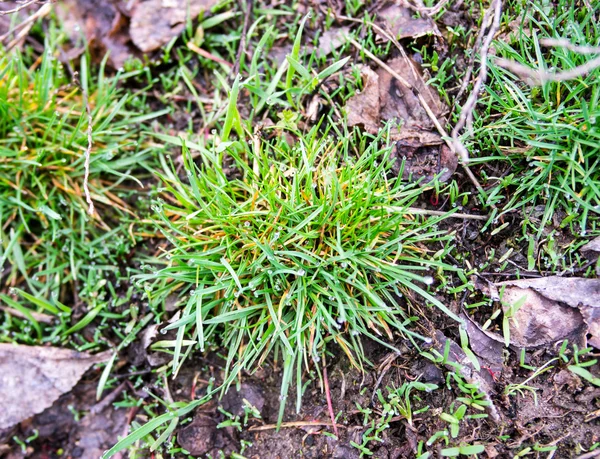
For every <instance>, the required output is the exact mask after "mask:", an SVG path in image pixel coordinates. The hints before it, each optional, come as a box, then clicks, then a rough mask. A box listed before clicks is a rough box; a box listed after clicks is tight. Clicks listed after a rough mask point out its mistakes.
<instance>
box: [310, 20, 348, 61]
mask: <svg viewBox="0 0 600 459" xmlns="http://www.w3.org/2000/svg"><path fill="white" fill-rule="evenodd" d="M349 32H350V27H338V28H335V27H332V28H331V29H329V30H326V31H325V32H323V35H321V37H320V38H319V47H318V48H317V55H318V56H319V57H324V56H327V55H329V54H330V53H331V52H332V51H334V50H336V49H338V48H339V47H341V46H342V45H343V44H344V43H346V41H347V38H346V37H347V35H348V33H349Z"/></svg>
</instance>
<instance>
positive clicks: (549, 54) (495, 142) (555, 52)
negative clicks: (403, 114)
mask: <svg viewBox="0 0 600 459" xmlns="http://www.w3.org/2000/svg"><path fill="white" fill-rule="evenodd" d="M516 8H517V9H518V10H519V11H521V14H520V16H519V17H518V18H516V20H515V21H513V22H511V24H510V27H511V29H512V30H509V31H508V32H506V33H507V36H506V39H498V40H497V41H496V42H495V45H494V46H495V47H496V50H497V56H498V57H502V58H505V59H509V60H512V61H515V62H517V63H520V64H522V65H526V66H528V67H532V68H533V69H534V70H537V69H540V70H544V71H550V72H555V71H566V70H570V69H573V68H575V67H577V66H579V65H582V64H584V63H585V62H587V61H589V60H590V59H592V58H593V56H590V55H586V54H581V53H577V52H574V51H571V50H568V49H566V48H563V47H544V46H542V44H541V43H540V41H541V40H542V39H543V38H555V39H556V38H563V39H567V40H568V41H570V42H572V43H573V44H576V45H588V46H589V45H591V46H597V45H598V44H599V43H600V28H599V27H598V23H597V22H596V21H595V20H594V12H593V11H589V10H587V9H586V8H583V9H580V8H578V7H577V6H576V4H575V3H574V2H567V1H561V2H558V3H557V4H556V5H550V4H548V5H545V4H544V5H541V4H540V5H537V4H533V3H532V4H529V5H527V6H526V7H525V8H523V9H522V10H521V7H516ZM515 24H516V25H515ZM599 82H600V69H595V70H593V71H591V72H589V73H588V74H587V75H585V76H582V77H579V78H576V79H574V80H570V81H563V82H548V83H545V84H544V85H543V86H541V87H530V86H528V85H527V84H526V83H524V82H522V81H520V79H519V78H517V77H515V76H514V75H513V74H512V73H510V72H509V71H508V70H505V69H503V68H500V67H499V66H497V65H496V64H495V63H494V60H492V61H491V63H490V78H489V82H488V88H487V94H486V95H485V96H484V97H483V98H482V100H481V106H482V107H484V109H483V110H482V111H481V113H480V114H479V118H478V121H477V123H476V125H478V129H476V135H475V145H476V148H477V149H480V150H481V151H482V152H490V151H491V152H498V153H500V154H501V156H500V157H498V156H495V157H493V158H492V159H499V158H500V160H501V161H509V162H510V168H509V170H508V171H506V173H505V174H504V175H503V176H502V177H501V178H500V180H499V181H498V186H497V187H496V188H495V189H494V191H493V192H492V196H491V198H490V199H491V200H492V201H496V200H501V199H503V198H504V196H503V195H510V196H508V197H507V198H506V200H505V201H504V202H505V204H504V211H505V212H508V211H512V210H514V209H517V208H522V209H525V213H526V215H530V213H531V210H532V209H533V208H534V207H535V206H537V205H545V206H546V209H545V212H544V215H543V217H542V219H541V224H540V225H539V227H540V231H541V228H543V227H544V226H545V224H546V223H547V222H548V221H550V220H551V218H552V217H553V215H554V214H555V213H556V210H557V209H561V210H562V211H563V212H561V213H560V214H559V215H560V221H561V226H566V225H568V224H572V223H578V225H579V228H580V230H579V231H580V232H581V234H582V235H583V234H585V232H586V228H587V229H590V228H591V229H594V228H595V227H596V223H595V217H597V214H598V213H599V212H600V167H599V166H600V133H599V131H598V128H599V126H600V124H599V123H600V111H599V109H598V101H599V98H600V83H599ZM490 159H491V158H490V157H487V158H484V160H485V161H489V160H490ZM574 230H575V229H574Z"/></svg>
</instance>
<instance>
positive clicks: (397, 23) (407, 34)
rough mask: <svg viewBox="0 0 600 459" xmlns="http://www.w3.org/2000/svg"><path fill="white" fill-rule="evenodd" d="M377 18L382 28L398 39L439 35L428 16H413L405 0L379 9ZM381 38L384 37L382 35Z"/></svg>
mask: <svg viewBox="0 0 600 459" xmlns="http://www.w3.org/2000/svg"><path fill="white" fill-rule="evenodd" d="M377 18H378V19H379V22H380V23H381V24H382V26H383V28H384V29H386V30H388V31H389V32H391V33H392V34H393V35H394V37H396V38H397V39H399V40H401V39H403V38H418V37H422V36H424V35H439V31H438V29H437V27H436V25H435V23H434V22H433V21H432V20H431V18H430V17H428V16H424V17H420V18H418V17H415V13H414V11H413V10H411V9H410V8H408V7H407V4H406V2H403V1H400V2H397V3H394V4H392V5H390V6H388V7H385V8H383V9H381V10H379V12H378V13H377ZM381 38H383V39H386V37H383V36H382V37H381Z"/></svg>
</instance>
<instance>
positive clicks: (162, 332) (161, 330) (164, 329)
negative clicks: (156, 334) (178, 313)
mask: <svg viewBox="0 0 600 459" xmlns="http://www.w3.org/2000/svg"><path fill="white" fill-rule="evenodd" d="M167 332H168V330H167V329H166V328H161V329H160V334H161V335H166V334H167Z"/></svg>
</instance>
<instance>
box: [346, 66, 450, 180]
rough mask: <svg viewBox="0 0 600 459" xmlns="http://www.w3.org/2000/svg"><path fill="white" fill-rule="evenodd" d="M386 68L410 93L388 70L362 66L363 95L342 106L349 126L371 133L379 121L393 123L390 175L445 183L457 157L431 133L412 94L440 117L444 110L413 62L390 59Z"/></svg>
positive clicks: (432, 126)
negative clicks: (403, 82) (394, 174)
mask: <svg viewBox="0 0 600 459" xmlns="http://www.w3.org/2000/svg"><path fill="white" fill-rule="evenodd" d="M387 65H388V66H389V67H390V68H391V69H392V70H393V71H394V72H395V73H396V74H398V75H399V76H400V77H401V78H403V79H404V80H405V81H406V82H408V84H409V85H410V86H411V87H412V89H410V88H407V87H406V86H405V85H403V84H402V83H401V82H400V81H398V79H396V78H395V77H393V76H392V75H391V74H390V73H389V72H388V71H387V70H385V69H379V70H377V71H373V70H371V69H370V68H369V67H366V66H363V67H361V75H362V76H363V88H364V89H363V91H361V92H360V93H357V94H355V95H354V96H352V97H351V98H350V99H349V100H348V102H347V104H346V113H347V116H348V125H349V126H361V127H362V128H363V129H364V130H366V131H367V132H370V133H372V134H375V133H376V132H377V131H378V130H379V129H380V128H381V127H382V126H383V123H384V122H388V121H393V122H395V124H396V126H395V127H394V128H392V129H391V132H390V139H391V140H392V141H394V142H395V145H396V147H395V149H394V151H393V154H392V157H393V158H396V160H397V161H396V162H395V165H394V168H395V172H396V173H398V174H399V173H400V171H401V168H402V164H404V167H403V169H402V177H403V178H404V179H410V178H412V179H413V180H418V179H424V181H425V182H428V181H430V180H431V179H433V177H434V176H435V175H440V174H441V177H440V179H441V180H442V181H445V180H448V179H449V178H450V177H451V176H452V174H453V173H454V171H455V170H456V167H457V165H458V160H457V158H456V155H455V154H454V153H452V151H451V150H450V149H449V148H448V147H447V146H446V144H445V142H444V140H443V139H442V137H441V136H440V135H439V134H438V133H437V132H436V130H435V124H434V123H433V121H432V120H431V118H430V115H429V114H428V113H427V111H426V110H425V108H424V107H423V105H422V103H421V101H420V100H419V97H418V96H417V93H418V94H420V95H421V96H422V98H423V100H424V101H425V102H426V103H427V105H428V106H429V107H430V108H431V110H432V115H433V116H435V117H436V118H440V117H441V116H442V114H443V113H444V112H445V111H446V107H445V106H444V104H443V103H442V102H441V100H440V98H439V95H438V94H437V92H436V91H435V90H434V89H433V88H431V87H429V86H427V85H426V84H425V82H424V80H423V77H422V75H421V72H420V70H419V68H418V66H417V64H416V63H414V62H413V61H412V60H411V59H409V58H403V57H399V58H396V59H392V60H391V61H389V62H388V63H387Z"/></svg>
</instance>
